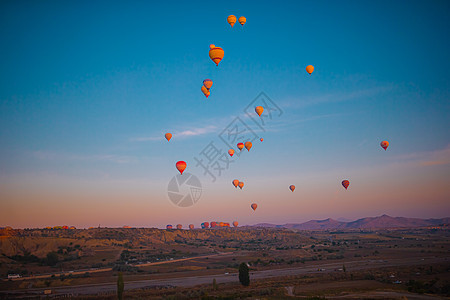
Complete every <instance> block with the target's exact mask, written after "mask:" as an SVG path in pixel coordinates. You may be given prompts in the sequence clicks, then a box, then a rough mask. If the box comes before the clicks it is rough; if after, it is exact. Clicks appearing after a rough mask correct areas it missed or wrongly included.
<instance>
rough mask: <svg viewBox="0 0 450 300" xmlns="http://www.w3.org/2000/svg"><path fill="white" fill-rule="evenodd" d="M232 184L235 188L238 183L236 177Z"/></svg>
mask: <svg viewBox="0 0 450 300" xmlns="http://www.w3.org/2000/svg"><path fill="white" fill-rule="evenodd" d="M233 185H234V187H235V188H237V187H238V185H239V180H237V179H235V180H233Z"/></svg>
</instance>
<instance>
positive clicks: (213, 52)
mask: <svg viewBox="0 0 450 300" xmlns="http://www.w3.org/2000/svg"><path fill="white" fill-rule="evenodd" d="M209 49H210V50H209V58H211V59H212V61H213V62H214V63H215V64H216V66H218V65H219V63H220V61H221V60H222V58H223V55H224V54H225V52H224V51H223V49H222V48H220V47H216V46H215V45H213V44H211V45H209Z"/></svg>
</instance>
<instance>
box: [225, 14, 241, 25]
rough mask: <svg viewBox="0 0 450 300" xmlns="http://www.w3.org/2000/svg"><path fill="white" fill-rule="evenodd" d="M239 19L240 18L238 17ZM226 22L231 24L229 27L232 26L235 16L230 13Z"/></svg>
mask: <svg viewBox="0 0 450 300" xmlns="http://www.w3.org/2000/svg"><path fill="white" fill-rule="evenodd" d="M239 20H240V18H239ZM227 21H228V23H229V24H230V25H231V27H233V26H234V23H236V16H233V15H230V16H228V18H227Z"/></svg>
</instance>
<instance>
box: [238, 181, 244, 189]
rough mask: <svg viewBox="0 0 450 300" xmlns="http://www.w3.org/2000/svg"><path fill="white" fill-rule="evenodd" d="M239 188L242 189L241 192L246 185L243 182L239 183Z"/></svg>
mask: <svg viewBox="0 0 450 300" xmlns="http://www.w3.org/2000/svg"><path fill="white" fill-rule="evenodd" d="M238 186H239V187H240V188H241V190H242V188H243V187H244V183H243V182H239V183H238Z"/></svg>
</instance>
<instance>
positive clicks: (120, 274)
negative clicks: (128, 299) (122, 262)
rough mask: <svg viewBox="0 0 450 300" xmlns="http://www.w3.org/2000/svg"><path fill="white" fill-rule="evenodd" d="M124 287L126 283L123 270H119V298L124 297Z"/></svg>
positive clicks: (120, 299)
mask: <svg viewBox="0 0 450 300" xmlns="http://www.w3.org/2000/svg"><path fill="white" fill-rule="evenodd" d="M124 287H125V284H124V282H123V274H122V272H119V276H118V277H117V298H118V299H119V300H122V299H123V289H124Z"/></svg>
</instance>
